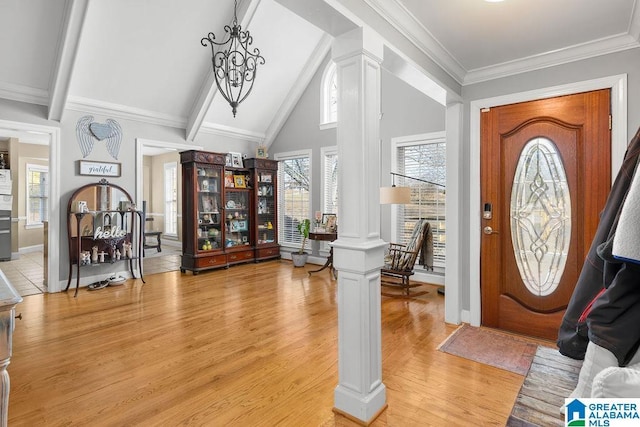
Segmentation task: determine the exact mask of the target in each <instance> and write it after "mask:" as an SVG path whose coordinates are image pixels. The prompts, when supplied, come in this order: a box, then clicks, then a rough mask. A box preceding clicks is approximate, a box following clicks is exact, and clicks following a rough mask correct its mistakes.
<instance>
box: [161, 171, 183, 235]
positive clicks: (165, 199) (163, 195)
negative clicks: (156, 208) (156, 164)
mask: <svg viewBox="0 0 640 427" xmlns="http://www.w3.org/2000/svg"><path fill="white" fill-rule="evenodd" d="M168 169H173V170H174V171H175V172H174V176H175V180H176V200H175V203H176V218H175V224H174V227H175V230H176V232H175V233H170V232H168V231H167V222H168V215H167V200H168V199H167V170H168ZM162 171H163V174H162V190H163V191H162V193H163V194H162V198H163V199H164V200H163V202H164V207H163V211H164V220H163V221H162V222H163V228H164V232H163V234H164V235H165V236H169V237H178V208H179V206H178V162H175V161H174V162H165V163H163V169H162Z"/></svg>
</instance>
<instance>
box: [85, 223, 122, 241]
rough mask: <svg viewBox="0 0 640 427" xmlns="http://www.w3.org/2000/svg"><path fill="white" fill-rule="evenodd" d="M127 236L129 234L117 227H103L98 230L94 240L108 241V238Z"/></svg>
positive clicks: (94, 234)
mask: <svg viewBox="0 0 640 427" xmlns="http://www.w3.org/2000/svg"><path fill="white" fill-rule="evenodd" d="M126 235H127V232H126V231H124V230H123V229H122V228H120V227H119V226H117V225H114V226H113V227H105V228H104V229H103V228H102V227H98V228H96V231H95V232H94V233H93V238H94V239H108V238H114V237H115V238H121V237H124V236H126Z"/></svg>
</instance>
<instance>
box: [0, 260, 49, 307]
mask: <svg viewBox="0 0 640 427" xmlns="http://www.w3.org/2000/svg"><path fill="white" fill-rule="evenodd" d="M43 265H44V256H43V253H42V252H41V251H40V252H29V253H26V254H20V258H19V259H16V260H11V261H4V262H0V270H2V272H3V273H4V275H5V276H7V279H8V280H9V283H11V284H12V285H13V287H14V288H15V290H16V291H18V293H19V294H20V295H22V296H23V297H24V296H27V295H35V294H41V293H43V292H46V291H47V287H46V286H45V285H44V267H43Z"/></svg>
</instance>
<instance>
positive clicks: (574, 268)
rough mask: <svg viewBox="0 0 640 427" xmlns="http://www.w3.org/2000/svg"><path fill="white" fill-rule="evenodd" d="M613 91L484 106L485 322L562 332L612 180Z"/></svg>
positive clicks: (552, 334) (529, 331)
mask: <svg viewBox="0 0 640 427" xmlns="http://www.w3.org/2000/svg"><path fill="white" fill-rule="evenodd" d="M609 98H610V91H609V90H608V89H607V90H599V91H594V92H587V93H580V94H576V95H568V96H562V97H557V98H552V99H545V100H538V101H531V102H526V103H520V104H512V105H506V106H501V107H494V108H491V109H486V110H483V111H482V113H481V115H482V116H481V132H482V135H481V197H482V199H481V200H482V203H483V205H482V206H480V209H481V210H482V212H483V213H482V217H483V218H482V230H478V232H480V233H482V244H481V289H482V291H481V294H482V324H483V325H485V326H490V327H494V328H499V329H505V330H509V331H513V332H517V333H521V334H526V335H530V336H535V337H540V338H546V339H551V340H555V339H556V338H557V334H558V327H559V326H560V322H561V320H562V316H563V314H564V311H565V309H566V307H567V304H568V302H569V299H570V297H571V294H572V292H573V289H574V286H575V283H576V281H577V279H578V276H579V274H580V270H581V268H582V263H583V262H584V259H585V256H586V254H587V252H588V250H589V246H590V244H591V240H592V239H593V236H594V234H595V231H596V228H597V226H598V216H599V213H600V211H601V210H602V209H603V207H604V204H605V202H606V198H607V195H608V194H609V190H610V188H611V131H610V129H609V127H610V126H609V114H610V99H609Z"/></svg>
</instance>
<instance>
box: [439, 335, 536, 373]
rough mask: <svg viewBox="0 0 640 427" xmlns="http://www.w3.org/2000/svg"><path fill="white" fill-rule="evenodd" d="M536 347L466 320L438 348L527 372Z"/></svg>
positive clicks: (496, 365) (478, 360)
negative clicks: (465, 322)
mask: <svg viewBox="0 0 640 427" xmlns="http://www.w3.org/2000/svg"><path fill="white" fill-rule="evenodd" d="M537 347H538V346H537V345H536V344H533V343H531V342H528V341H526V340H524V339H520V338H518V337H516V336H513V335H510V334H506V333H501V332H497V331H493V330H491V329H486V328H477V327H474V326H469V325H466V324H465V325H463V326H461V327H459V328H458V329H456V330H455V331H454V332H453V333H452V334H451V335H449V337H448V338H447V339H446V340H445V341H444V342H443V343H442V344H440V346H439V347H438V350H440V351H443V352H445V353H449V354H453V355H455V356H460V357H464V358H465V359H469V360H473V361H475V362H479V363H483V364H485V365H490V366H494V367H496V368H500V369H504V370H506V371H510V372H514V373H516V374H520V375H526V374H527V371H528V370H529V367H530V366H531V361H532V360H533V356H534V355H535V354H536V349H537Z"/></svg>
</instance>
